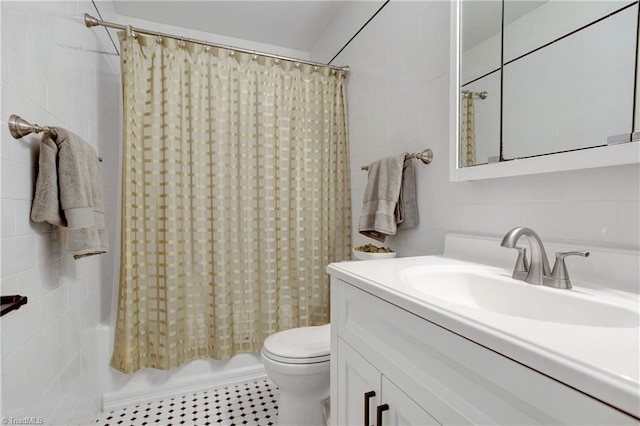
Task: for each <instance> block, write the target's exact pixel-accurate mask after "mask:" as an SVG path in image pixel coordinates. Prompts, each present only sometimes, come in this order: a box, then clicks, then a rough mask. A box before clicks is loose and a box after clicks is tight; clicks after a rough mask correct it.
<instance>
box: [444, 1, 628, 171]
mask: <svg viewBox="0 0 640 426" xmlns="http://www.w3.org/2000/svg"><path fill="white" fill-rule="evenodd" d="M454 3H455V4H454V5H453V6H452V28H453V29H454V33H453V34H452V69H454V70H455V78H453V79H452V94H453V95H454V96H455V97H454V99H458V102H457V105H455V107H452V134H453V135H454V138H455V141H454V142H455V147H453V146H452V148H453V150H452V168H455V170H452V179H453V180H467V178H465V176H469V179H471V178H474V177H476V176H477V177H476V178H482V177H483V176H484V175H486V172H484V171H482V172H481V171H479V170H476V171H473V172H465V169H468V170H471V169H484V170H489V169H491V170H492V171H491V172H490V173H489V174H490V175H492V176H489V177H497V176H506V175H511V174H528V173H540V172H545V171H554V170H568V169H575V168H584V167H597V166H601V165H613V164H625V163H630V162H638V161H639V160H640V159H639V158H638V146H637V145H638V143H637V142H636V143H634V142H631V140H632V133H633V131H634V121H635V122H638V123H640V118H639V117H640V114H639V113H638V111H637V110H638V109H640V107H635V104H636V103H637V102H636V97H637V96H638V97H640V95H639V94H638V93H636V92H638V91H636V89H635V86H636V79H637V72H636V62H637V61H638V59H637V54H636V44H637V41H638V1H637V0H635V1H629V0H626V1H621V0H616V1H556V0H552V1H537V0H536V1H527V0H503V1H492V0H488V1H484V0H459V1H458V2H454ZM453 80H455V85H454V83H453ZM454 90H455V92H454ZM634 107H635V108H634ZM454 119H455V124H454ZM454 126H455V128H454ZM639 135H640V133H639ZM623 142H629V143H623ZM622 145H630V146H627V147H624V146H622ZM587 148H590V149H587ZM592 150H594V152H590V151H592ZM453 151H455V155H454V154H453ZM625 156H627V158H626V159H625V158H624V157H625ZM555 157H558V158H560V159H561V160H560V159H558V158H555ZM614 157H615V158H614ZM507 163H518V164H509V165H508V166H507ZM472 166H473V167H472Z"/></svg>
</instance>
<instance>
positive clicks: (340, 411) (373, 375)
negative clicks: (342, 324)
mask: <svg viewBox="0 0 640 426" xmlns="http://www.w3.org/2000/svg"><path fill="white" fill-rule="evenodd" d="M337 358H338V360H337V361H338V399H337V401H336V402H335V404H336V405H337V407H336V409H337V417H336V418H337V420H338V424H339V425H341V426H342V425H345V426H371V425H373V424H374V422H375V420H376V418H375V413H376V407H377V406H378V405H379V404H380V372H379V371H378V370H376V369H375V368H374V367H373V366H372V365H371V364H369V362H367V360H365V359H364V358H363V357H362V356H361V355H360V354H359V353H358V352H356V351H355V350H353V349H352V348H351V346H349V345H348V344H346V343H345V342H344V341H343V340H342V339H338V351H337ZM372 391H373V392H374V394H373V395H371V394H370V393H369V392H372ZM368 395H371V396H368ZM331 403H332V405H333V404H334V402H333V401H331ZM365 407H366V408H365ZM365 410H366V413H368V417H369V422H368V424H366V423H365V415H367V414H365Z"/></svg>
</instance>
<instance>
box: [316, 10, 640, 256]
mask: <svg viewBox="0 0 640 426" xmlns="http://www.w3.org/2000/svg"><path fill="white" fill-rule="evenodd" d="M449 4H450V3H449V2H446V1H442V2H437V1H422V2H412V1H397V0H393V1H391V2H390V3H389V4H388V5H387V6H386V7H385V8H384V9H383V10H382V11H381V12H380V13H379V14H378V15H377V16H376V18H375V19H374V20H373V21H372V22H371V23H370V24H369V25H368V26H367V27H366V28H365V29H364V30H363V31H362V32H361V33H360V34H359V35H358V36H357V37H356V38H355V39H354V40H353V41H352V42H351V44H350V45H349V46H348V47H347V48H346V49H345V50H344V51H343V52H342V54H341V55H340V56H338V58H336V60H335V61H334V63H339V64H345V65H349V66H350V67H351V76H350V78H349V82H348V104H349V121H350V122H349V126H350V129H349V130H350V143H351V167H352V174H351V176H352V203H353V227H354V231H353V240H354V245H359V244H361V243H364V242H372V241H371V240H367V239H366V238H364V237H362V236H360V235H359V234H358V232H357V222H358V216H359V213H360V208H361V201H362V196H363V193H364V188H365V185H366V173H365V172H362V171H360V166H361V165H364V164H368V163H369V162H371V161H373V160H375V159H378V158H380V157H383V156H387V155H391V154H395V153H398V152H403V151H410V152H415V151H420V150H422V149H424V148H427V147H429V148H431V149H433V151H434V160H433V163H431V165H428V166H423V165H421V164H420V163H416V177H417V179H418V204H419V209H420V226H419V227H418V228H417V229H412V230H402V231H400V232H399V234H398V235H396V236H395V237H391V238H388V239H387V244H390V245H391V246H392V247H394V248H395V249H396V250H397V251H398V252H399V253H400V254H401V255H414V254H435V253H441V252H442V251H443V244H444V235H445V233H446V232H455V231H464V232H473V233H478V234H493V235H502V234H504V233H505V232H506V231H508V230H509V229H510V227H512V226H515V225H527V226H531V227H533V228H534V229H536V230H537V231H539V233H540V235H541V237H542V238H544V239H562V240H571V241H576V242H578V243H579V242H588V243H591V244H607V245H620V246H626V247H631V248H636V249H637V248H639V246H640V232H639V225H638V222H639V215H638V210H639V205H640V202H639V199H640V168H639V167H638V165H629V166H617V167H607V168H598V169H590V170H578V171H572V172H565V173H551V174H542V175H533V176H520V177H513V178H502V179H491V180H484V181H478V182H460V183H450V182H449V180H448V179H449V174H448V173H449V172H448V167H449V166H448V165H449V128H448V126H449V86H448V85H449V25H450V21H449ZM319 45H320V44H319ZM340 47H342V46H341V45H340V46H335V48H337V49H339V48H340ZM318 48H319V47H318ZM322 49H323V51H326V50H329V49H328V48H327V46H323V47H322ZM337 49H336V51H337ZM312 57H313V52H312ZM382 88H385V89H386V90H384V91H383V90H382ZM416 122H417V123H418V124H417V128H416Z"/></svg>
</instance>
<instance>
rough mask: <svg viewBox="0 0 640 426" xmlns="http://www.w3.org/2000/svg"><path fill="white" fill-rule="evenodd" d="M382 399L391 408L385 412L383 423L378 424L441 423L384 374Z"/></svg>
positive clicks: (398, 425)
mask: <svg viewBox="0 0 640 426" xmlns="http://www.w3.org/2000/svg"><path fill="white" fill-rule="evenodd" d="M382 400H383V401H384V403H385V404H387V405H388V406H389V409H388V410H387V411H385V412H384V413H383V415H382V423H381V424H380V425H378V426H411V425H420V426H427V425H429V426H430V425H439V424H440V423H438V422H437V421H436V420H435V419H434V418H433V417H431V416H430V415H429V414H428V413H427V412H426V411H424V410H423V409H422V407H420V406H419V405H418V404H416V402H415V401H414V400H413V399H411V398H409V397H408V396H407V394H406V393H404V392H402V391H401V390H400V388H398V387H397V386H396V385H394V384H393V382H391V381H390V380H389V379H387V378H386V377H384V376H382Z"/></svg>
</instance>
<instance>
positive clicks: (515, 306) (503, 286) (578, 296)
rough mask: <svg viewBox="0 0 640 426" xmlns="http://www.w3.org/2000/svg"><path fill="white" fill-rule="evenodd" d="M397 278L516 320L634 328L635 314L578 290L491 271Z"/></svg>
mask: <svg viewBox="0 0 640 426" xmlns="http://www.w3.org/2000/svg"><path fill="white" fill-rule="evenodd" d="M400 279H401V280H402V281H403V282H404V283H405V284H407V285H408V286H410V287H411V288H413V289H415V290H417V291H418V292H420V293H423V294H425V295H427V296H430V297H433V298H437V299H441V300H444V301H447V302H450V303H455V304H457V305H462V306H466V307H470V308H474V309H480V310H484V311H490V312H493V313H498V314H503V315H509V316H514V317H520V318H527V319H533V320H538V321H547V322H555V323H564V324H573V325H582V326H592V327H617V328H630V327H638V326H639V325H640V319H639V315H638V312H637V309H636V310H635V311H634V310H633V309H627V308H625V307H622V306H618V305H613V304H609V303H605V302H602V301H600V300H598V299H597V298H596V297H595V296H593V295H587V294H583V293H580V291H579V290H575V289H572V290H559V289H554V288H548V287H543V286H537V285H531V284H527V283H525V282H523V281H518V280H514V279H512V278H511V277H510V276H509V275H507V274H505V273H504V271H501V270H497V269H494V268H489V267H487V268H483V267H477V268H475V267H463V266H444V265H442V266H417V267H412V268H408V269H405V270H404V271H402V273H401V275H400Z"/></svg>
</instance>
